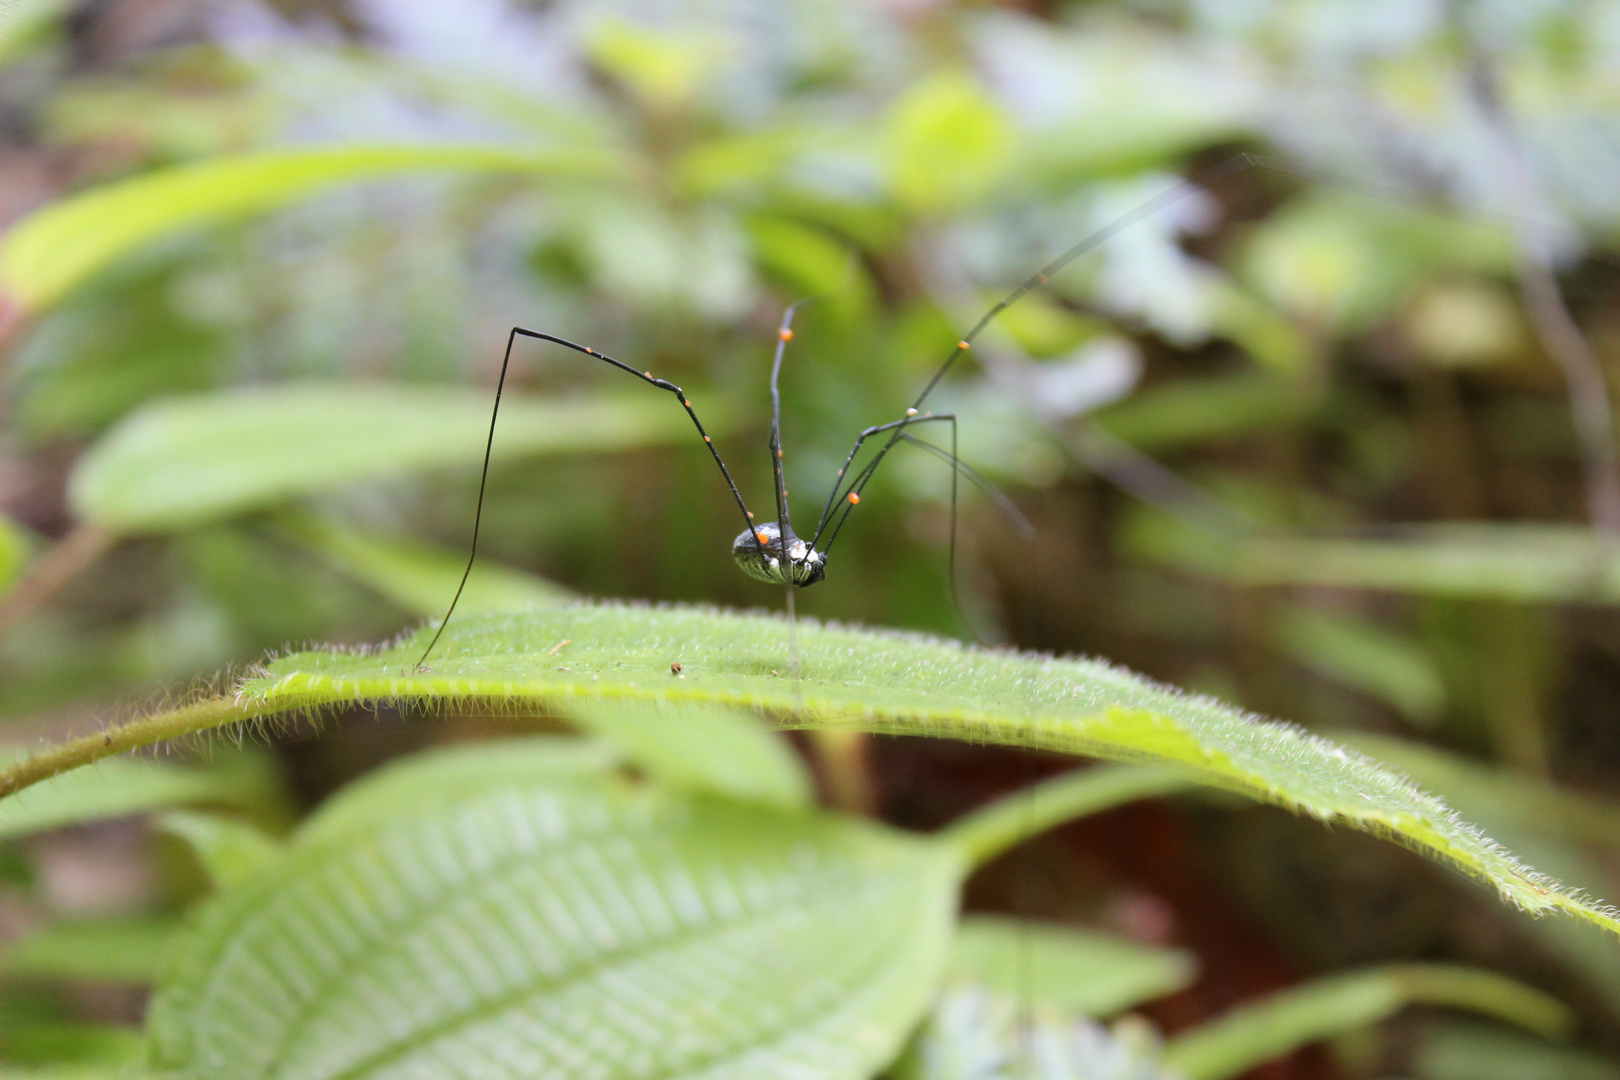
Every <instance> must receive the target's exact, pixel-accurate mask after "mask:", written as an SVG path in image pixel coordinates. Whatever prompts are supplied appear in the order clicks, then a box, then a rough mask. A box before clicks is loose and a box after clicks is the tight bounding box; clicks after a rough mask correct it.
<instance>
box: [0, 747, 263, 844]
mask: <svg viewBox="0 0 1620 1080" xmlns="http://www.w3.org/2000/svg"><path fill="white" fill-rule="evenodd" d="M277 794H278V791H277V789H276V787H275V785H274V782H273V780H272V778H270V777H269V776H267V775H264V773H263V771H262V770H260V769H257V768H255V767H253V766H251V765H246V764H243V763H239V762H229V764H222V765H216V766H210V767H206V768H204V767H196V766H185V765H171V764H169V763H168V762H163V761H142V760H134V759H130V758H106V759H103V760H101V761H98V762H96V763H95V764H93V765H85V766H82V767H81V768H77V769H72V770H70V771H68V772H65V773H62V774H61V775H60V776H56V777H52V778H51V779H50V780H49V781H47V782H46V783H44V784H41V785H39V786H38V787H33V788H29V789H28V790H27V791H23V792H19V793H18V794H16V795H12V796H10V797H9V798H5V799H0V839H4V838H9V837H13V836H23V835H26V834H28V833H33V832H40V831H43V830H45V829H59V828H61V827H63V826H65V825H83V824H86V823H88V822H91V821H104V820H106V819H108V818H116V817H124V816H126V815H129V814H138V813H142V812H144V811H147V810H160V809H164V808H166V807H170V806H185V805H188V804H194V803H218V804H220V805H225V806H241V807H262V806H264V805H266V804H268V803H271V802H273V801H274V799H275V798H276V796H277Z"/></svg>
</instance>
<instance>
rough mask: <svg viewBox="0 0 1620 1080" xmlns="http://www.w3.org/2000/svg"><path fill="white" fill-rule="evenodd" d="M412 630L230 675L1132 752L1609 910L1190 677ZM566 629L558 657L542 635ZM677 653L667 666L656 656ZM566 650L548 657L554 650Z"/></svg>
mask: <svg viewBox="0 0 1620 1080" xmlns="http://www.w3.org/2000/svg"><path fill="white" fill-rule="evenodd" d="M427 634H428V631H426V630H424V631H422V632H421V633H419V634H417V635H416V636H414V637H413V638H411V639H408V640H407V641H405V642H403V643H401V644H399V645H396V646H395V647H393V648H390V649H385V650H382V651H379V652H372V653H364V654H356V653H333V652H310V653H299V654H297V655H294V656H289V657H286V658H283V659H281V660H278V661H276V662H274V663H273V664H271V665H270V667H269V670H268V673H267V674H266V675H265V676H263V677H261V678H255V679H250V680H248V681H247V682H246V683H244V684H243V687H242V696H241V705H240V706H238V707H239V708H242V709H246V710H250V711H252V712H253V713H257V714H263V713H269V712H279V711H285V710H293V709H301V708H311V707H320V706H323V705H330V704H337V703H347V702H351V701H367V700H378V699H390V698H393V699H406V700H424V701H434V700H445V699H455V698H470V699H481V700H484V701H487V702H493V703H495V704H496V705H498V706H501V707H506V708H514V709H533V708H541V707H566V705H567V703H568V702H569V701H572V700H575V699H578V698H581V697H586V698H634V699H640V700H665V701H677V702H679V701H686V702H708V703H713V704H725V705H733V706H741V707H745V708H749V709H753V710H755V711H758V712H762V713H764V714H766V715H768V716H771V717H774V718H775V719H776V720H777V721H778V722H779V723H781V724H783V725H784V726H789V727H835V726H843V727H854V728H862V729H866V730H874V731H886V732H895V733H901V734H911V735H931V736H940V737H949V738H960V739H969V740H974V741H984V742H995V743H1003V744H1009V745H1016V746H1027V747H1035V748H1040V749H1045V750H1055V751H1060V752H1065V753H1073V754H1086V755H1091V756H1095V757H1103V758H1112V759H1116V760H1127V761H1135V762H1141V763H1153V764H1157V765H1160V766H1163V767H1166V768H1169V769H1172V770H1174V771H1177V772H1179V773H1180V774H1181V775H1182V776H1184V777H1186V778H1189V779H1192V780H1196V781H1199V782H1201V783H1205V784H1210V785H1213V786H1216V787H1221V788H1226V789H1228V790H1233V791H1237V792H1240V793H1242V794H1246V795H1249V796H1251V797H1253V798H1257V799H1261V800H1264V801H1266V802H1271V803H1275V804H1277V805H1280V806H1285V807H1288V808H1290V809H1293V810H1296V811H1299V812H1302V813H1306V814H1309V815H1311V816H1312V817H1315V818H1318V819H1319V820H1322V821H1326V822H1337V823H1342V824H1346V825H1350V826H1352V827H1355V828H1359V829H1364V830H1367V831H1369V832H1374V833H1377V834H1379V835H1382V836H1386V837H1389V838H1391V839H1394V840H1396V841H1398V842H1400V843H1403V844H1405V845H1407V846H1409V847H1412V848H1414V849H1416V850H1418V851H1420V852H1423V853H1424V854H1427V855H1430V856H1431V857H1434V858H1438V859H1440V860H1442V861H1445V862H1449V863H1451V864H1453V865H1455V866H1456V867H1458V868H1459V869H1461V870H1463V871H1464V872H1466V873H1469V874H1472V875H1474V876H1475V877H1477V878H1479V879H1481V880H1483V881H1485V882H1487V883H1488V884H1490V885H1492V886H1493V887H1495V888H1496V890H1497V891H1498V893H1499V894H1500V895H1501V896H1502V897H1503V899H1505V900H1507V901H1508V902H1510V903H1513V904H1515V905H1517V906H1519V907H1521V908H1524V909H1525V910H1528V911H1532V912H1542V911H1550V910H1563V911H1567V912H1570V913H1572V914H1576V915H1578V916H1580V917H1582V918H1585V919H1589V920H1591V921H1593V922H1596V923H1599V924H1600V925H1604V926H1606V927H1608V928H1610V929H1620V921H1617V920H1616V919H1615V918H1614V917H1613V915H1612V914H1611V913H1609V912H1607V911H1605V910H1600V909H1599V908H1598V907H1597V906H1595V905H1594V904H1592V903H1590V902H1588V901H1585V900H1583V899H1581V898H1579V897H1577V896H1575V895H1574V894H1572V893H1571V892H1569V891H1567V890H1565V889H1562V888H1561V887H1560V886H1558V885H1557V884H1556V883H1554V882H1552V881H1549V880H1547V879H1546V878H1544V877H1542V876H1540V875H1538V874H1536V873H1534V872H1533V871H1531V870H1529V869H1528V868H1526V867H1525V866H1523V865H1521V864H1520V863H1518V862H1517V861H1516V860H1514V859H1513V858H1512V857H1511V856H1510V855H1508V854H1507V853H1506V852H1504V851H1502V850H1501V849H1500V848H1498V847H1497V846H1496V845H1495V844H1493V843H1491V842H1490V841H1489V840H1487V839H1485V838H1484V837H1483V836H1481V835H1480V833H1479V832H1478V831H1477V830H1476V829H1474V828H1472V827H1471V826H1469V825H1467V824H1466V823H1464V822H1463V821H1461V820H1460V819H1459V818H1458V817H1457V816H1456V815H1455V814H1454V813H1452V812H1451V811H1450V810H1449V809H1448V808H1447V807H1446V806H1445V805H1444V804H1443V803H1441V802H1440V801H1439V800H1438V799H1436V798H1434V797H1432V796H1430V795H1427V794H1425V793H1423V792H1421V791H1419V790H1418V789H1417V788H1415V787H1413V786H1412V785H1411V784H1409V783H1407V782H1406V781H1405V780H1403V779H1402V778H1400V777H1399V776H1397V775H1395V774H1394V773H1391V772H1390V771H1388V770H1387V769H1383V768H1381V767H1379V766H1378V765H1377V764H1376V763H1374V762H1372V761H1370V760H1369V759H1366V758H1363V757H1361V756H1360V755H1358V754H1355V753H1352V752H1350V751H1347V750H1345V749H1343V748H1342V747H1339V746H1335V745H1334V744H1332V743H1330V742H1328V741H1327V740H1325V739H1321V738H1317V737H1315V736H1312V735H1308V734H1306V733H1304V732H1302V731H1299V730H1298V729H1295V728H1291V727H1287V726H1284V725H1280V724H1274V723H1269V722H1266V721H1264V720H1261V719H1259V718H1257V717H1253V716H1250V715H1247V714H1245V713H1242V712H1240V711H1238V710H1236V709H1233V708H1231V707H1229V706H1226V705H1222V704H1220V703H1218V702H1215V701H1211V700H1208V699H1204V698H1197V697H1191V696H1188V695H1184V694H1181V693H1178V692H1176V691H1174V690H1170V689H1166V688H1164V687H1161V686H1157V685H1155V684H1153V683H1150V682H1147V681H1146V680H1144V679H1141V678H1139V677H1137V676H1135V675H1132V674H1130V673H1129V672H1126V671H1123V670H1120V669H1118V668H1114V667H1110V666H1109V665H1107V664H1104V663H1100V662H1097V661H1092V660H1058V659H1050V658H1046V657H1030V656H1020V655H1016V654H1012V653H1007V652H992V651H985V650H978V649H972V648H968V647H964V646H961V645H957V644H954V643H945V642H939V641H931V640H927V639H923V638H919V637H914V636H906V635H900V634H884V633H875V632H872V631H864V630H854V629H849V628H844V627H838V626H821V625H816V624H813V623H804V624H801V627H800V648H801V651H802V654H803V660H804V666H803V678H802V679H800V680H793V679H789V678H783V677H779V676H778V675H777V674H776V672H777V671H778V670H786V664H785V653H786V627H785V626H784V625H783V624H782V622H781V620H779V619H777V618H774V617H770V616H763V615H737V614H723V613H719V612H715V611H710V610H704V609H695V608H662V609H650V608H642V607H630V606H620V605H612V604H600V605H581V606H575V607H568V608H561V609H556V610H552V611H536V612H529V613H523V614H512V615H500V614H488V615H480V616H468V617H467V618H465V619H462V618H458V619H456V620H455V621H454V622H453V623H452V624H451V626H450V628H449V629H448V630H447V631H446V632H445V634H444V637H443V639H442V640H441V641H440V644H439V646H438V651H437V652H436V653H435V654H434V655H433V656H432V657H431V658H430V660H429V662H428V670H427V671H424V672H417V671H415V670H414V665H415V663H416V660H417V658H418V657H419V656H420V655H421V651H422V649H423V647H424V646H425V644H426V637H427ZM563 639H567V640H569V641H570V642H571V643H572V644H570V645H569V647H568V652H569V662H568V663H567V664H566V665H559V664H557V663H556V662H555V658H554V657H553V656H551V655H548V650H550V649H551V648H552V647H553V646H554V645H555V644H556V643H557V642H558V641H560V640H563ZM677 658H678V659H679V660H680V661H681V663H682V665H683V671H682V675H683V676H684V677H683V678H680V679H675V678H673V677H672V676H671V674H670V664H671V662H673V661H674V660H676V659H677ZM559 668H563V669H565V670H559Z"/></svg>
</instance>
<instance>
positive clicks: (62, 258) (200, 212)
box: [0, 143, 611, 311]
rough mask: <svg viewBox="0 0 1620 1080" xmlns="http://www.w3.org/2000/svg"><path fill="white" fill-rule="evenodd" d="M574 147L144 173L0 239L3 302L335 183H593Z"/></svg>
mask: <svg viewBox="0 0 1620 1080" xmlns="http://www.w3.org/2000/svg"><path fill="white" fill-rule="evenodd" d="M610 168H611V164H610V162H609V161H608V160H606V159H604V158H603V157H602V156H601V155H600V154H597V153H594V152H588V151H580V150H533V149H527V148H524V147H521V146H501V145H478V144H454V143H444V144H438V145H434V144H430V143H424V144H421V145H395V146H388V145H376V146H366V145H359V146H324V147H314V148H301V149H290V150H261V151H255V152H251V153H245V154H240V155H237V156H234V157H222V158H215V159H214V160H212V161H204V162H201V163H198V164H194V165H181V166H178V167H175V168H172V169H164V170H161V171H158V172H153V173H147V174H145V175H142V176H136V177H132V178H131V179H128V180H121V181H118V182H117V183H113V184H108V185H106V186H104V187H99V188H94V189H92V190H90V191H87V192H84V193H82V194H79V195H76V196H73V197H71V198H68V199H63V200H60V201H58V202H55V203H52V204H51V205H49V206H47V207H45V208H44V209H43V210H40V211H38V212H37V213H35V214H34V215H33V216H32V217H29V218H26V219H25V220H23V221H22V222H21V223H20V224H18V225H16V226H15V227H14V228H12V229H11V231H10V232H8V233H7V234H6V235H5V236H4V238H0V301H3V300H4V299H6V298H9V299H10V300H11V301H12V302H14V303H17V304H19V305H21V306H22V307H23V308H24V309H26V310H31V311H37V310H39V309H41V308H44V307H48V306H49V305H51V304H53V303H55V302H56V301H57V300H59V299H61V298H62V296H63V295H64V294H66V293H67V292H68V291H69V290H71V289H73V288H74V287H75V286H77V285H79V284H80V283H82V282H83V281H84V280H85V279H87V278H89V277H90V276H91V275H92V274H94V273H96V272H97V271H99V270H101V269H102V268H103V267H105V266H106V265H107V264H109V263H111V262H112V261H113V260H114V259H116V258H118V257H119V256H121V255H124V254H126V253H128V252H130V251H132V250H134V249H135V248H137V247H140V246H141V245H142V244H145V243H148V242H150V241H152V240H156V239H158V238H159V237H162V236H166V235H168V234H170V233H173V232H176V231H178V230H181V229H186V228H193V227H196V226H199V225H205V224H212V223H214V222H218V221H222V220H227V219H230V218H233V217H239V216H242V215H246V214H252V213H257V212H261V211H264V210H270V209H273V208H275V207H277V206H284V205H286V204H287V203H290V202H292V201H294V200H295V199H301V198H303V197H305V196H307V195H310V194H312V193H314V192H316V191H318V190H320V189H321V188H324V187H328V186H331V185H333V184H338V183H343V182H350V181H355V180H363V179H369V178H373V177H378V176H386V175H389V174H392V173H405V172H420V171H424V170H433V169H465V170H473V171H483V172H518V173H534V174H538V175H555V176H569V177H579V176H596V175H602V174H605V173H606V172H608V171H609V170H610Z"/></svg>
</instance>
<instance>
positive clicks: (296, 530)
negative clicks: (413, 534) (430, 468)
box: [282, 515, 573, 617]
mask: <svg viewBox="0 0 1620 1080" xmlns="http://www.w3.org/2000/svg"><path fill="white" fill-rule="evenodd" d="M282 526H283V528H282V532H283V533H285V534H286V535H288V536H289V537H291V538H292V539H293V540H295V541H297V542H298V543H301V544H304V545H305V546H307V547H308V548H309V549H310V550H311V551H313V552H315V553H316V554H317V555H319V556H321V558H323V559H325V560H326V562H327V564H328V565H330V566H332V567H333V568H334V569H336V570H338V571H340V572H342V573H344V574H346V575H348V576H349V577H351V578H353V579H354V580H355V581H358V582H360V583H361V584H362V585H365V586H367V587H369V588H370V589H372V590H373V591H375V592H376V593H377V594H378V595H380V596H383V597H386V598H387V599H389V600H391V601H392V602H394V603H395V604H397V605H399V607H400V608H402V609H404V610H405V611H408V612H411V613H412V614H414V615H418V616H423V617H427V616H433V615H443V614H444V609H445V607H446V606H448V605H449V603H450V598H451V597H452V596H454V595H455V594H456V589H457V588H458V587H459V586H460V585H461V580H462V575H463V574H465V573H466V570H467V552H465V551H449V550H447V549H445V548H442V547H438V546H436V545H434V544H427V543H423V542H422V541H420V540H406V539H395V538H393V537H388V538H384V537H379V536H369V535H367V534H365V533H361V532H356V531H355V530H353V529H345V528H343V527H342V526H340V525H337V524H334V523H333V522H330V521H323V520H321V519H319V518H316V517H313V516H304V515H299V516H296V517H294V516H292V515H288V517H287V518H286V519H284V520H283V521H282ZM572 598H573V594H572V593H570V592H569V591H568V590H567V589H564V588H563V587H562V586H561V585H555V584H553V583H551V582H550V581H547V580H546V579H545V578H543V577H538V576H536V575H534V574H530V573H528V572H526V571H523V570H519V569H517V568H516V567H512V566H505V565H503V564H501V563H499V562H497V561H495V560H494V559H492V558H489V557H488V556H485V557H483V558H480V559H479V560H478V561H477V562H476V563H474V564H473V568H472V573H471V574H470V575H467V586H466V588H465V589H463V590H462V593H461V600H460V602H459V603H458V604H457V608H458V610H461V611H517V610H522V609H524V608H532V607H542V606H544V605H546V604H561V603H564V602H565V601H567V600H570V599H572Z"/></svg>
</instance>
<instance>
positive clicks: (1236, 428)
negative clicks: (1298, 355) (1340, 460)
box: [1096, 373, 1311, 453]
mask: <svg viewBox="0 0 1620 1080" xmlns="http://www.w3.org/2000/svg"><path fill="white" fill-rule="evenodd" d="M1310 404H1311V403H1310V402H1309V401H1308V400H1307V399H1305V397H1304V396H1303V394H1302V392H1301V391H1300V389H1299V388H1298V387H1297V386H1293V385H1290V384H1289V383H1286V382H1283V381H1282V380H1281V379H1278V378H1276V377H1275V376H1273V375H1269V374H1267V375H1256V374H1252V373H1245V374H1241V375H1221V376H1217V377H1214V378H1205V379H1178V380H1176V381H1175V382H1171V383H1166V384H1164V385H1162V386H1156V387H1154V388H1152V389H1149V390H1140V391H1138V392H1136V393H1135V394H1132V395H1131V396H1130V397H1128V398H1126V399H1124V400H1123V401H1119V402H1115V403H1114V404H1112V405H1108V406H1106V407H1104V408H1102V409H1099V410H1097V413H1096V420H1097V423H1099V424H1101V425H1102V426H1103V427H1104V428H1106V429H1107V430H1108V433H1109V434H1111V435H1113V436H1114V437H1115V438H1119V439H1123V440H1125V441H1126V442H1128V443H1130V444H1131V445H1132V446H1134V447H1136V448H1137V449H1138V450H1144V451H1150V452H1155V453H1166V452H1171V451H1175V450H1181V449H1185V448H1186V447H1188V446H1190V445H1192V444H1194V443H1200V442H1204V441H1206V440H1209V439H1218V438H1230V437H1232V436H1234V435H1243V434H1247V433H1249V432H1253V431H1266V430H1270V429H1273V428H1277V427H1280V426H1283V425H1286V424H1289V423H1291V422H1294V421H1297V420H1300V419H1302V418H1303V417H1304V415H1305V412H1306V410H1307V409H1308V408H1309V407H1310Z"/></svg>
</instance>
